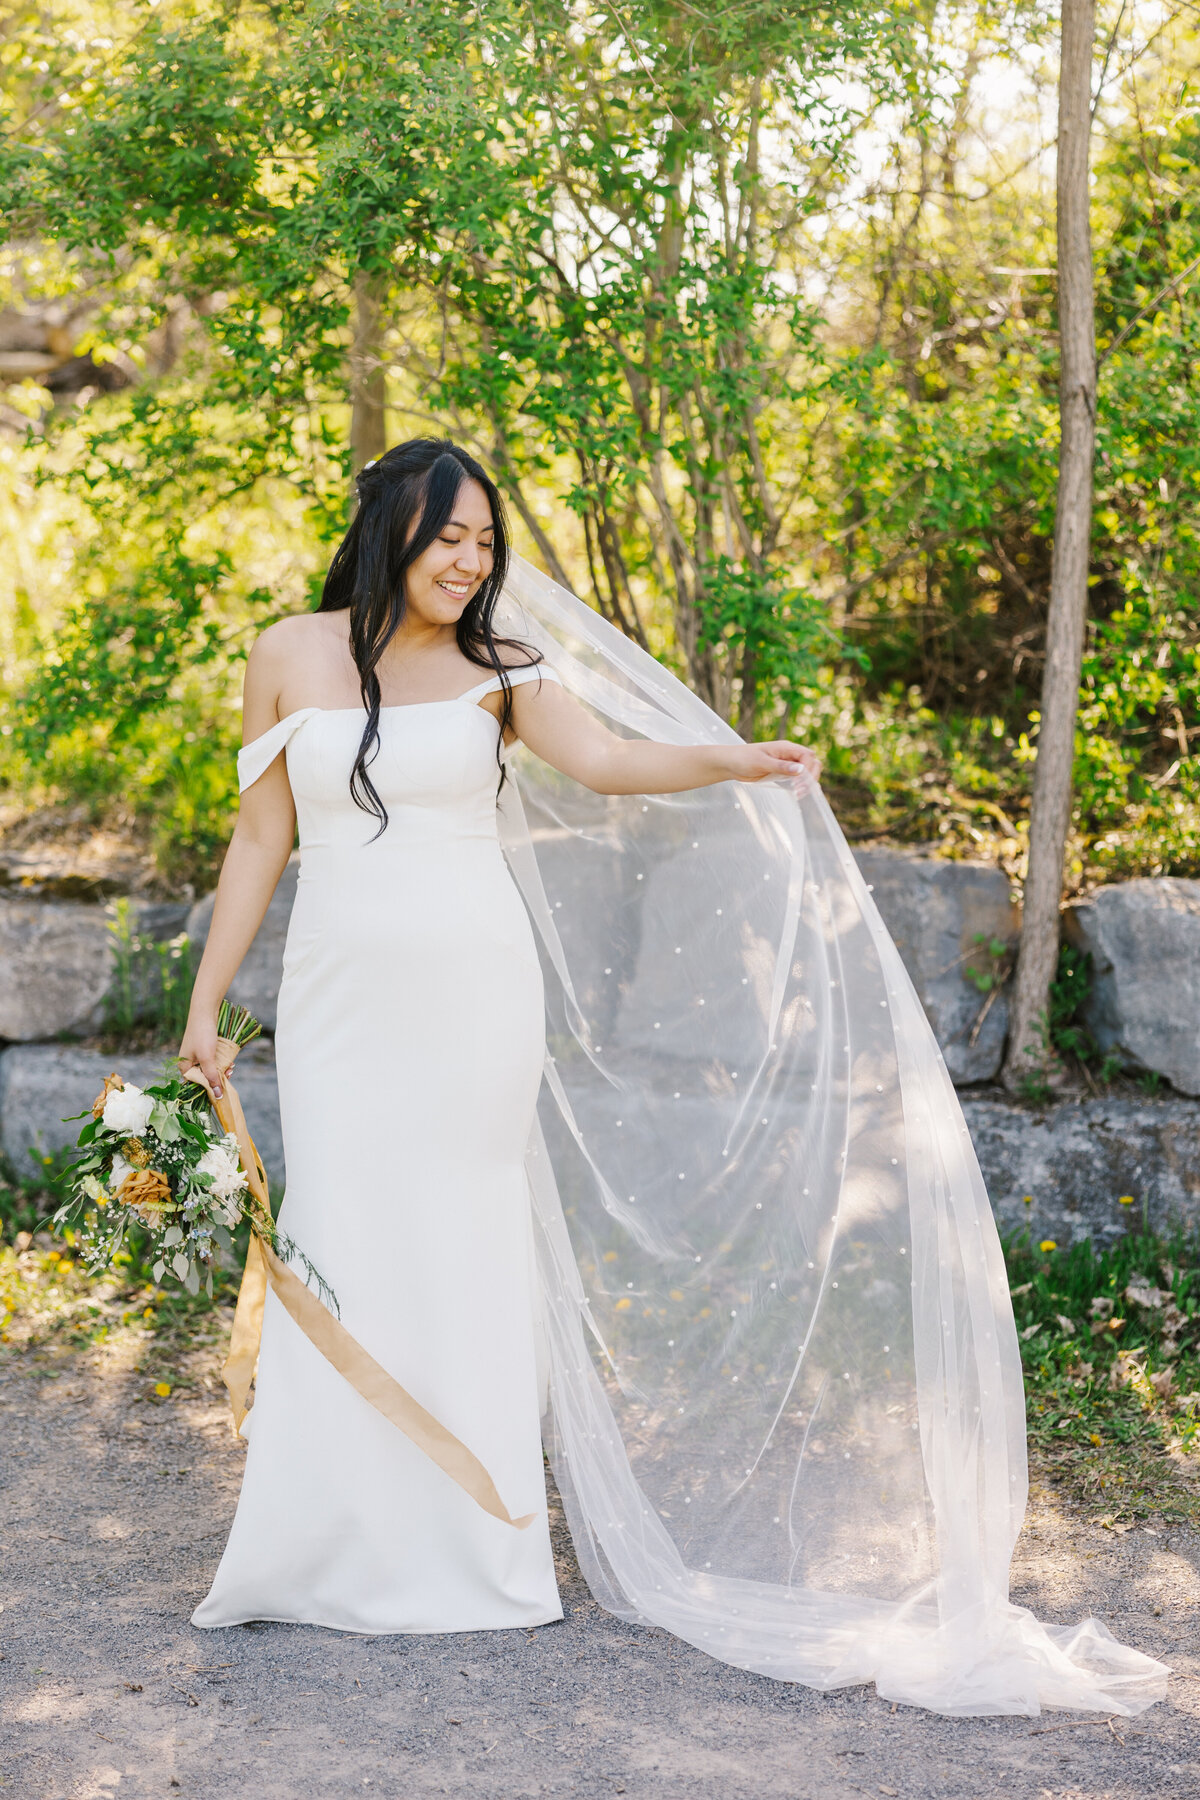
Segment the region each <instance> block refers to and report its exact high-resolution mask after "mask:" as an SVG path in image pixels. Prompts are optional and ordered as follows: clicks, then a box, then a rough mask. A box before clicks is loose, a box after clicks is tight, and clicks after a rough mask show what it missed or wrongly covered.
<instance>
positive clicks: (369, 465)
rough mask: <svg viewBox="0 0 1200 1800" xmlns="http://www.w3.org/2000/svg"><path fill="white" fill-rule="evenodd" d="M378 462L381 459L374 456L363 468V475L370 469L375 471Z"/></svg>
mask: <svg viewBox="0 0 1200 1800" xmlns="http://www.w3.org/2000/svg"><path fill="white" fill-rule="evenodd" d="M378 461H379V458H378V457H377V456H373V457H372V458H371V460H370V462H369V463H364V464H363V466H362V472H363V474H364V475H365V474H366V472H367V470H368V469H373V468H374V467H375V464H376V463H377V462H378Z"/></svg>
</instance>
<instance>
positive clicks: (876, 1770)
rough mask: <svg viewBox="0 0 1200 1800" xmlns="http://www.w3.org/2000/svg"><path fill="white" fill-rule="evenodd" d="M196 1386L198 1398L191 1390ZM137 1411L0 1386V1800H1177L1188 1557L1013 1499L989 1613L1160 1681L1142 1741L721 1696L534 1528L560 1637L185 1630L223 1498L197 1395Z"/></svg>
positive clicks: (1190, 1543) (1193, 1672)
mask: <svg viewBox="0 0 1200 1800" xmlns="http://www.w3.org/2000/svg"><path fill="white" fill-rule="evenodd" d="M206 1379H208V1377H206ZM194 1392H195V1397H194V1398H177V1397H172V1398H170V1399H167V1400H163V1401H161V1402H159V1401H155V1400H154V1399H153V1398H152V1397H150V1396H148V1395H147V1393H146V1384H145V1382H144V1381H139V1380H137V1379H135V1377H134V1375H133V1374H132V1373H131V1371H130V1370H129V1369H128V1368H122V1367H120V1366H119V1364H117V1363H114V1361H113V1359H112V1358H111V1357H110V1358H108V1359H107V1360H106V1361H103V1362H102V1361H100V1360H99V1359H97V1358H95V1357H91V1358H89V1357H88V1356H87V1355H85V1354H80V1353H74V1354H69V1353H64V1352H56V1351H54V1350H45V1349H31V1350H27V1351H22V1352H21V1353H20V1354H13V1353H11V1352H9V1353H8V1354H7V1356H6V1359H5V1361H4V1363H3V1365H2V1367H0V1399H2V1401H3V1405H4V1424H3V1469H2V1474H0V1481H2V1484H3V1494H4V1498H3V1508H4V1511H3V1518H4V1530H3V1542H4V1559H3V1570H2V1573H0V1603H2V1611H0V1650H2V1652H3V1660H0V1796H4V1795H11V1796H13V1797H14V1800H100V1797H101V1796H106V1797H107V1796H114V1797H116V1800H149V1797H151V1796H153V1797H155V1800H158V1797H165V1800H173V1797H174V1796H176V1795H178V1796H192V1797H193V1800H227V1797H230V1800H231V1797H234V1796H237V1797H244V1800H326V1797H327V1796H328V1797H331V1800H332V1797H335V1796H336V1797H341V1796H348V1795H351V1794H353V1795H367V1796H372V1795H380V1796H387V1797H388V1800H418V1797H423V1796H426V1795H442V1794H444V1795H451V1796H463V1797H464V1800H519V1797H521V1796H527V1795H530V1796H531V1795H542V1794H562V1795H568V1794H570V1795H576V1796H578V1797H579V1800H592V1797H598V1796H602V1795H609V1794H627V1795H629V1796H631V1797H641V1800H668V1797H670V1800H676V1797H678V1800H684V1797H687V1800H692V1797H694V1796H704V1797H706V1800H707V1797H708V1796H713V1797H714V1800H818V1797H820V1800H842V1797H843V1796H847V1797H848V1796H850V1795H864V1794H865V1795H885V1796H898V1797H903V1800H926V1797H930V1800H933V1797H937V1800H941V1797H942V1796H946V1797H951V1796H953V1797H955V1800H989V1797H990V1796H992V1795H1014V1796H1029V1800H1133V1797H1137V1800H1143V1797H1145V1800H1150V1797H1151V1796H1153V1797H1154V1800H1196V1796H1197V1795H1200V1775H1198V1774H1197V1770H1198V1769H1200V1719H1198V1717H1197V1715H1198V1714H1200V1682H1198V1681H1197V1673H1198V1664H1200V1659H1198V1657H1197V1647H1198V1631H1197V1608H1196V1602H1197V1599H1198V1598H1200V1541H1198V1539H1197V1537H1196V1536H1195V1534H1192V1533H1190V1532H1187V1531H1185V1530H1183V1529H1182V1528H1180V1527H1174V1526H1171V1527H1163V1528H1155V1527H1153V1526H1151V1527H1149V1528H1137V1529H1133V1530H1128V1531H1125V1532H1122V1533H1119V1534H1118V1533H1113V1532H1110V1531H1107V1530H1104V1529H1101V1528H1099V1527H1098V1526H1095V1525H1092V1524H1088V1523H1086V1522H1084V1521H1081V1520H1079V1519H1074V1518H1072V1517H1069V1516H1067V1515H1065V1514H1064V1513H1063V1512H1061V1511H1058V1510H1056V1506H1055V1502H1054V1500H1053V1498H1052V1496H1051V1495H1050V1494H1049V1493H1048V1492H1045V1493H1039V1492H1038V1491H1037V1490H1036V1489H1035V1497H1034V1502H1033V1505H1032V1506H1031V1511H1030V1523H1029V1527H1028V1529H1027V1531H1026V1534H1025V1537H1024V1538H1023V1540H1022V1545H1021V1554H1020V1557H1019V1560H1018V1566H1017V1569H1016V1571H1015V1575H1016V1579H1015V1584H1014V1593H1013V1598H1014V1599H1015V1600H1017V1601H1018V1602H1020V1603H1022V1604H1026V1605H1029V1606H1031V1607H1032V1608H1034V1610H1035V1611H1037V1612H1038V1613H1039V1614H1040V1615H1041V1616H1042V1617H1044V1618H1046V1619H1048V1620H1053V1621H1058V1622H1064V1623H1065V1622H1069V1621H1073V1620H1075V1619H1077V1618H1079V1617H1080V1615H1081V1614H1083V1613H1086V1612H1094V1613H1096V1614H1098V1615H1099V1616H1100V1617H1101V1618H1103V1619H1105V1620H1106V1621H1107V1622H1108V1623H1109V1625H1110V1626H1111V1628H1112V1629H1113V1630H1114V1631H1115V1632H1116V1633H1117V1635H1118V1636H1120V1637H1121V1638H1123V1639H1125V1640H1126V1641H1127V1642H1130V1643H1133V1644H1136V1645H1137V1646H1138V1647H1139V1648H1141V1649H1144V1650H1146V1651H1148V1652H1150V1653H1151V1654H1152V1655H1154V1656H1158V1657H1160V1658H1162V1659H1163V1660H1165V1661H1167V1662H1169V1663H1170V1664H1171V1666H1172V1668H1173V1669H1174V1671H1175V1674H1174V1676H1173V1678H1172V1683H1171V1698H1170V1700H1169V1701H1168V1702H1167V1703H1166V1704H1164V1705H1161V1706H1158V1707H1155V1708H1153V1709H1152V1710H1151V1711H1150V1712H1149V1713H1147V1714H1145V1715H1144V1716H1143V1717H1142V1718H1141V1719H1138V1720H1134V1721H1121V1720H1117V1721H1115V1722H1114V1723H1113V1725H1111V1726H1110V1725H1109V1724H1108V1723H1107V1722H1106V1721H1104V1720H1097V1719H1095V1718H1092V1717H1091V1716H1081V1717H1077V1718H1072V1717H1068V1716H1067V1715H1063V1714H1051V1715H1047V1716H1046V1717H1044V1718H1042V1719H1036V1720H1028V1719H1004V1720H979V1719H967V1720H952V1719H942V1718H938V1717H934V1716H932V1715H930V1714H927V1713H922V1712H918V1711H915V1710H913V1709H911V1708H907V1707H892V1706H890V1705H889V1704H888V1703H887V1702H885V1701H881V1700H879V1699H878V1698H877V1697H876V1695H875V1694H874V1692H873V1690H871V1689H866V1688H855V1689H848V1690H845V1691H842V1692H840V1693H836V1694H816V1693H813V1692H811V1691H810V1690H807V1689H804V1688H799V1687H791V1686H787V1685H785V1684H782V1683H779V1682H772V1681H768V1680H765V1679H762V1678H760V1677H757V1676H753V1675H747V1674H744V1673H742V1672H741V1671H739V1670H737V1669H731V1668H728V1667H726V1666H724V1665H722V1664H720V1663H716V1662H713V1661H711V1660H710V1659H709V1658H708V1657H706V1656H704V1655H702V1654H701V1653H700V1652H699V1651H697V1650H693V1649H692V1648H691V1647H690V1646H688V1645H686V1644H682V1643H680V1642H679V1641H678V1640H676V1639H674V1638H672V1637H670V1636H668V1635H667V1634H666V1633H665V1632H661V1631H653V1630H643V1629H640V1628H637V1627H633V1626H629V1625H625V1624H623V1623H622V1622H621V1621H620V1620H617V1619H614V1618H612V1617H611V1616H610V1615H608V1614H606V1613H604V1612H602V1611H601V1610H600V1608H599V1607H598V1606H597V1605H596V1604H595V1602H594V1601H593V1600H592V1598H591V1596H590V1595H589V1593H588V1591H587V1589H586V1587H585V1585H584V1583H583V1581H582V1579H581V1577H580V1574H579V1571H578V1568H577V1566H576V1564H575V1561H574V1557H573V1555H572V1552H571V1547H570V1539H569V1536H568V1534H567V1532H566V1529H565V1526H564V1524H563V1520H562V1515H561V1509H559V1508H558V1506H557V1502H556V1503H555V1509H554V1523H555V1541H556V1546H557V1550H558V1557H559V1578H560V1583H561V1587H562V1593H563V1599H564V1604H565V1608H566V1614H567V1616H566V1618H565V1620H564V1621H563V1622H562V1624H559V1625H552V1626H543V1627H541V1628H540V1629H538V1630H535V1631H517V1632H498V1633H479V1634H475V1635H462V1636H454V1637H423V1638H415V1637H409V1638H400V1637H397V1638H360V1637H351V1636H347V1635H344V1634H340V1633H335V1632H331V1631H324V1630H320V1629H316V1628H313V1627H296V1626H286V1625H261V1626H238V1627H234V1628H231V1629H229V1630H225V1631H210V1632H200V1631H196V1630H193V1629H192V1627H191V1626H190V1625H189V1624H188V1622H187V1621H188V1615H189V1613H190V1612H191V1609H192V1607H193V1606H194V1605H195V1603H196V1601H197V1600H199V1599H200V1597H201V1596H202V1595H203V1593H204V1592H205V1591H206V1588H207V1585H208V1581H209V1578H210V1576H211V1573H212V1570H213V1568H214V1567H215V1564H216V1561H217V1558H218V1556H219V1554H220V1550H221V1547H222V1544H223V1542H224V1538H225V1533H226V1530H227V1528H228V1523H229V1519H230V1517H231V1515H232V1511H233V1506H234V1501H235V1498H236V1492H237V1484H238V1480H239V1477H240V1470H241V1454H242V1451H241V1446H240V1445H238V1444H237V1443H236V1442H234V1441H233V1440H232V1439H231V1437H230V1434H229V1428H228V1424H227V1420H226V1415H225V1412H224V1409H223V1406H222V1405H221V1404H220V1403H219V1402H218V1399H217V1392H216V1390H215V1388H209V1389H207V1390H205V1389H204V1388H203V1386H200V1387H199V1388H197V1389H196V1390H194Z"/></svg>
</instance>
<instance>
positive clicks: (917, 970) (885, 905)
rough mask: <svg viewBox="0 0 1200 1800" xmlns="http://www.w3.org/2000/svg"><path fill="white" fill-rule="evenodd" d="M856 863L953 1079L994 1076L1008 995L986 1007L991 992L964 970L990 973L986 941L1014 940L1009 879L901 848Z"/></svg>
mask: <svg viewBox="0 0 1200 1800" xmlns="http://www.w3.org/2000/svg"><path fill="white" fill-rule="evenodd" d="M855 861H856V862H857V863H858V866H859V868H860V869H861V870H862V874H863V879H864V880H865V881H866V882H867V885H868V886H869V887H870V888H871V889H872V891H873V894H874V898H875V904H876V906H877V907H878V908H879V911H880V913H881V915H882V917H883V922H884V924H885V925H886V926H887V928H888V931H889V932H890V933H891V935H892V937H893V938H894V940H895V943H896V948H897V949H898V950H899V952H900V955H901V957H902V958H903V960H904V966H905V968H906V969H907V970H908V973H909V975H910V976H911V977H912V981H913V985H914V986H915V988H916V990H917V993H918V995H919V997H920V1000H921V1004H922V1006H923V1007H924V1008H925V1012H926V1014H927V1016H928V1018H929V1022H930V1024H931V1025H932V1026H933V1029H934V1032H935V1034H936V1036H937V1040H938V1043H939V1045H940V1046H941V1050H942V1055H943V1056H944V1057H945V1059H946V1067H947V1068H948V1069H949V1071H950V1077H951V1080H952V1081H953V1082H954V1083H955V1085H956V1086H959V1087H964V1086H967V1085H969V1084H970V1083H972V1082H978V1081H990V1080H992V1079H993V1078H994V1077H995V1075H996V1074H997V1073H998V1072H999V1069H1000V1063H1001V1060H1002V1058H1003V1055H1004V1038H1005V1034H1006V1032H1007V1030H1008V999H1007V996H1006V994H1005V993H1004V991H1003V990H1001V991H1000V992H999V993H998V994H997V995H996V998H995V999H994V1000H993V1001H992V1002H991V1004H990V1005H988V1004H987V1001H988V998H989V996H987V995H985V994H984V993H981V991H980V989H979V988H978V987H977V986H976V985H975V984H974V983H973V982H972V981H971V980H970V979H969V978H968V976H967V974H966V970H967V969H968V968H969V967H974V968H977V969H979V970H981V972H985V973H986V972H988V971H989V970H990V969H993V968H994V960H997V959H993V958H992V957H991V956H990V955H989V953H988V948H987V946H988V944H989V943H991V942H993V941H999V942H1002V943H1004V944H1006V945H1008V946H1010V947H1011V946H1012V945H1013V944H1015V942H1016V938H1017V933H1018V930H1019V928H1020V915H1019V912H1018V909H1017V907H1016V906H1015V905H1014V903H1013V900H1012V894H1011V889H1010V887H1009V882H1008V877H1007V876H1006V875H1005V874H1004V873H1003V872H1002V871H1001V870H999V869H995V868H992V867H991V866H990V865H989V864H986V863H966V862H948V861H946V860H945V859H943V858H941V857H931V856H918V855H916V854H913V853H911V852H907V851H904V850H886V849H880V850H858V851H856V852H855ZM979 938H982V939H983V940H984V942H983V943H980V942H977V939H979ZM985 1009H986V1010H985ZM972 1040H973V1041H972Z"/></svg>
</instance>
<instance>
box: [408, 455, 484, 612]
mask: <svg viewBox="0 0 1200 1800" xmlns="http://www.w3.org/2000/svg"><path fill="white" fill-rule="evenodd" d="M414 529H415V526H414ZM494 531H495V527H494V525H493V523H492V509H491V507H490V506H489V505H488V497H487V495H486V494H485V493H484V491H483V489H482V488H481V487H480V485H479V483H478V482H477V481H472V480H471V479H470V477H468V478H467V479H466V480H464V481H463V483H462V485H461V486H460V488H459V490H458V497H457V499H456V500H455V502H454V509H453V511H452V513H451V515H450V520H449V523H448V524H447V525H446V527H445V529H444V531H443V532H442V534H441V536H440V537H437V538H435V539H434V541H433V543H432V544H430V546H429V548H428V549H427V550H424V551H422V553H421V555H420V556H418V558H417V560H416V562H414V563H412V564H410V566H409V568H408V570H407V573H406V575H405V594H406V600H407V605H408V612H409V614H410V616H414V617H415V618H417V619H419V620H420V621H421V622H422V624H425V625H456V624H457V623H458V620H459V617H460V616H461V614H462V611H463V608H464V607H465V606H466V604H467V602H468V600H470V598H471V596H472V595H473V594H475V593H476V592H477V591H478V589H479V587H480V584H481V583H482V582H484V581H485V580H486V579H487V577H488V576H489V575H490V574H491V572H492V539H493V533H494Z"/></svg>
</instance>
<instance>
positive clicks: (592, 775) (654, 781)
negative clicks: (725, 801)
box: [512, 681, 821, 794]
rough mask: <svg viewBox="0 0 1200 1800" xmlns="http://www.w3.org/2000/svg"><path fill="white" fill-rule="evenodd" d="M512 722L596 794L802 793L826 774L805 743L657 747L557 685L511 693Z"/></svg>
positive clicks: (537, 750) (545, 757)
mask: <svg viewBox="0 0 1200 1800" xmlns="http://www.w3.org/2000/svg"><path fill="white" fill-rule="evenodd" d="M512 718H513V725H514V726H515V728H516V733H517V736H518V737H519V738H520V739H521V741H522V743H524V744H527V745H528V746H529V748H530V749H531V750H532V751H533V753H534V755H535V756H540V757H541V758H542V761H543V762H548V763H549V764H550V765H551V767H552V768H555V769H560V770H561V771H562V773H563V774H564V775H570V776H571V777H572V778H573V779H574V780H575V781H579V782H582V784H583V786H584V787H588V788H591V789H592V790H593V792H594V793H597V794H677V793H680V792H682V791H683V790H684V789H685V788H699V787H711V786H712V785H713V783H714V782H717V781H768V780H770V779H771V778H772V777H775V778H778V777H780V776H785V777H791V779H792V780H794V781H797V782H798V783H799V785H800V786H801V787H802V788H803V787H804V786H806V785H807V784H809V783H811V782H815V781H816V780H817V779H818V778H819V776H820V773H821V764H820V761H819V759H818V758H817V756H816V753H815V752H814V751H812V750H810V749H808V748H807V746H806V745H804V744H791V743H787V742H784V741H782V740H780V741H777V742H775V743H770V744H652V743H649V742H647V740H646V739H645V738H622V737H618V736H617V735H616V733H615V732H612V731H609V729H608V727H607V726H606V725H602V724H601V723H600V721H599V720H598V719H596V718H594V717H593V715H592V714H591V713H590V712H588V710H587V708H586V707H584V706H581V705H580V703H579V701H578V700H576V699H574V698H573V697H572V695H570V694H568V693H567V692H566V691H565V690H564V689H563V688H561V687H560V686H559V685H558V683H557V682H553V681H544V682H541V683H540V684H539V683H537V682H532V681H531V682H529V683H527V684H525V685H523V686H521V687H517V688H514V689H513V713H512Z"/></svg>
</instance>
